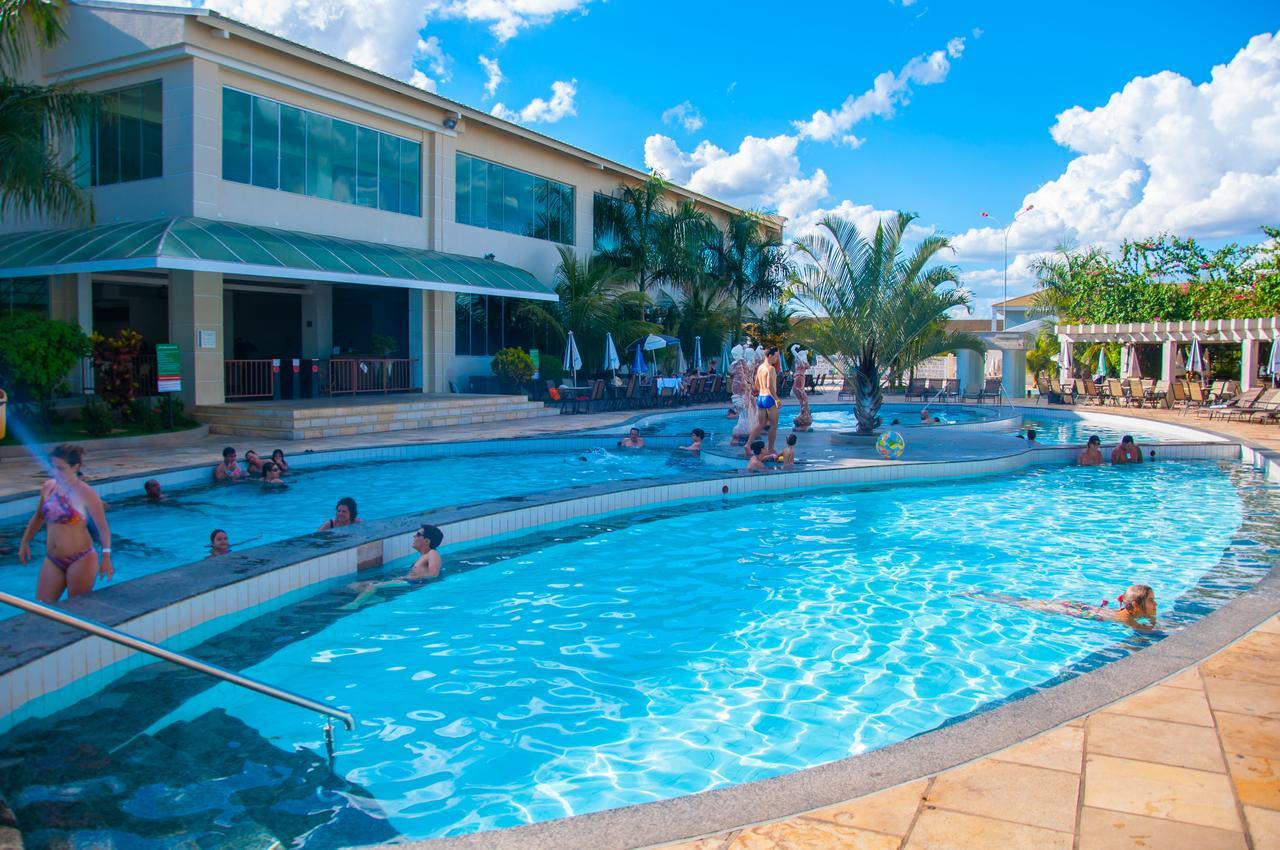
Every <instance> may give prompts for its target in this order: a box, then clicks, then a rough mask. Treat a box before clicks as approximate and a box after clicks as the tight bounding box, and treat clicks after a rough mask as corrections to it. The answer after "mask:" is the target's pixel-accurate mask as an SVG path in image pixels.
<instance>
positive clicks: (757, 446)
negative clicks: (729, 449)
mask: <svg viewBox="0 0 1280 850" xmlns="http://www.w3.org/2000/svg"><path fill="white" fill-rule="evenodd" d="M748 448H749V449H750V450H751V460H749V461H747V472H768V471H769V470H768V468H767V467H766V466H765V465H764V461H765V453H764V440H756V441H755V442H754V443H752V444H751V445H750V446H748Z"/></svg>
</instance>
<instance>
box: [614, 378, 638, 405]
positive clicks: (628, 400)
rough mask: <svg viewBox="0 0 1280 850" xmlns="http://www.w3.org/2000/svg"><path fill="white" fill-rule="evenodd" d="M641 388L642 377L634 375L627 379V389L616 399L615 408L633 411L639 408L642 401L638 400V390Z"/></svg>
mask: <svg viewBox="0 0 1280 850" xmlns="http://www.w3.org/2000/svg"><path fill="white" fill-rule="evenodd" d="M639 386H640V376H639V375H632V376H631V377H630V378H628V379H627V388H626V390H624V391H623V393H622V395H620V396H619V397H618V398H616V399H614V408H615V409H617V410H633V409H635V408H636V407H638V406H639V404H640V400H639V399H637V398H636V389H637V388H638V387H639Z"/></svg>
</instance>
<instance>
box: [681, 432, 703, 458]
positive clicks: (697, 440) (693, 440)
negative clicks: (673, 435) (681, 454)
mask: <svg viewBox="0 0 1280 850" xmlns="http://www.w3.org/2000/svg"><path fill="white" fill-rule="evenodd" d="M706 438H707V432H706V431H703V430H702V429H701V428H694V429H693V430H692V431H690V432H689V445H687V446H680V449H681V451H686V452H694V453H697V452H700V451H702V441H703V440H705V439H706Z"/></svg>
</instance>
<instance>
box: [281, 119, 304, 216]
mask: <svg viewBox="0 0 1280 850" xmlns="http://www.w3.org/2000/svg"><path fill="white" fill-rule="evenodd" d="M280 188H281V189H283V190H284V191H286V192H297V193H298V194H299V195H303V194H306V191H307V113H306V112H304V111H303V110H301V109H298V108H297V107H296V106H281V107H280Z"/></svg>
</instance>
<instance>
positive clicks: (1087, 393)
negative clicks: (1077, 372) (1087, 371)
mask: <svg viewBox="0 0 1280 850" xmlns="http://www.w3.org/2000/svg"><path fill="white" fill-rule="evenodd" d="M1075 384H1076V396H1078V397H1079V398H1083V399H1084V403H1085V404H1092V405H1097V406H1099V407H1100V406H1101V405H1102V404H1103V403H1104V402H1105V401H1106V399H1104V398H1103V397H1102V393H1101V392H1099V391H1098V385H1097V384H1095V383H1094V382H1093V381H1090V380H1089V379H1088V378H1076V380H1075Z"/></svg>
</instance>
